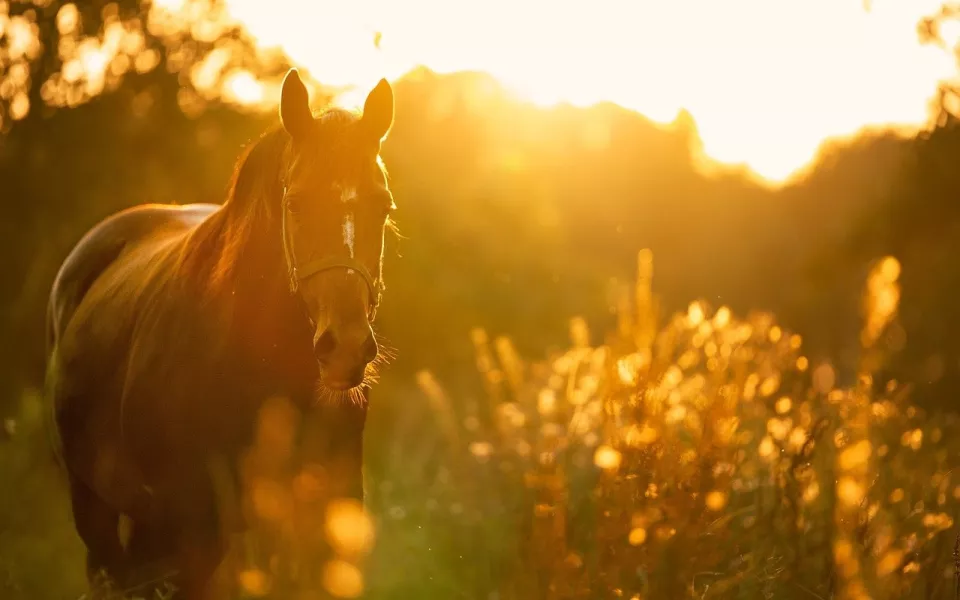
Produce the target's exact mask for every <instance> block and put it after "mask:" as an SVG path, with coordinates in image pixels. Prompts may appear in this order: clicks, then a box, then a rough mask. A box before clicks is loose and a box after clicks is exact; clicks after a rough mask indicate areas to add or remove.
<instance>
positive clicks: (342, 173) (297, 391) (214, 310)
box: [47, 70, 394, 599]
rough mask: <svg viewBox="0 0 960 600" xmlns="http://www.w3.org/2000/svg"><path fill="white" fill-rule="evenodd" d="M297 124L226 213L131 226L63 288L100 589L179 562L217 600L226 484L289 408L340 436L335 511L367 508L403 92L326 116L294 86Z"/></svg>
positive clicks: (64, 366) (110, 232) (259, 146)
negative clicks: (215, 464)
mask: <svg viewBox="0 0 960 600" xmlns="http://www.w3.org/2000/svg"><path fill="white" fill-rule="evenodd" d="M280 123H281V126H278V127H276V128H274V129H273V130H271V131H269V132H267V133H266V134H264V135H263V136H262V137H261V138H260V139H259V140H258V141H257V142H256V143H254V144H253V145H252V146H251V147H250V148H249V149H248V151H247V152H246V153H245V154H244V156H243V157H242V158H241V159H240V161H239V162H238V167H237V169H236V171H235V174H234V178H233V182H232V185H231V189H230V191H229V194H228V197H227V199H226V201H225V202H224V203H223V204H222V205H220V206H218V205H188V206H165V205H147V206H139V207H135V208H131V209H128V210H125V211H123V212H120V213H118V214H116V215H113V216H111V217H109V218H108V219H106V220H105V221H103V222H101V223H100V224H98V225H97V226H96V227H94V228H93V229H92V230H91V231H90V232H89V233H87V235H86V236H85V237H84V238H83V239H82V240H81V241H80V243H79V244H78V245H77V246H76V247H75V248H74V249H73V251H72V252H71V253H70V255H69V257H68V258H67V259H66V261H65V262H64V263H63V265H62V267H61V269H60V272H59V274H58V275H57V278H56V281H55V283H54V285H53V290H52V292H51V295H50V302H49V307H48V319H47V320H48V323H47V328H48V338H49V339H48V343H49V357H48V375H47V389H48V393H49V396H50V398H51V402H52V406H53V414H54V417H55V423H56V431H57V434H58V437H59V440H58V446H59V448H58V450H59V454H60V457H61V459H62V463H63V465H64V467H65V470H66V472H67V474H68V479H69V485H70V494H71V500H72V509H73V516H74V520H75V524H76V528H77V532H78V533H79V535H80V537H81V538H82V539H83V542H84V544H85V545H86V548H87V566H88V573H90V574H93V573H102V572H104V571H105V572H106V573H107V574H108V575H109V576H110V578H111V579H113V580H114V581H116V582H118V583H119V584H120V585H127V584H131V583H133V582H132V581H131V578H132V577H134V575H133V574H134V573H136V572H138V570H140V571H142V569H141V568H142V567H144V566H146V565H148V564H150V563H151V562H155V561H158V560H159V561H168V562H169V563H170V564H172V565H173V569H174V570H175V571H176V572H177V573H178V575H177V576H176V579H175V585H176V586H177V587H178V588H179V589H180V590H181V593H182V594H183V596H184V597H186V598H191V599H193V598H204V597H206V596H207V594H208V593H209V588H210V579H211V576H212V574H213V573H214V571H215V570H216V567H217V566H218V564H219V563H220V562H221V561H222V559H223V556H224V546H225V543H224V535H225V532H224V531H223V528H224V527H223V522H224V519H223V518H222V517H223V515H222V514H220V513H221V511H220V509H219V508H218V507H219V506H220V505H221V503H219V502H218V500H217V496H216V494H217V492H218V491H217V490H215V486H214V481H213V478H212V476H211V470H210V465H211V462H212V461H216V460H221V459H224V458H225V459H226V464H228V465H230V466H231V467H232V469H230V470H229V472H231V473H232V475H234V476H236V475H237V468H238V467H237V461H238V460H239V457H240V456H241V454H242V452H243V449H244V448H246V447H247V446H248V444H249V443H250V440H251V437H252V435H253V433H254V432H253V430H254V428H255V424H256V420H257V414H258V411H259V410H260V408H261V405H262V404H263V403H264V402H265V401H266V400H267V399H270V398H277V397H282V398H286V399H288V400H289V401H290V403H292V404H293V405H294V406H296V407H298V408H299V410H301V411H302V412H303V413H304V414H306V413H308V412H309V413H310V414H311V415H313V416H314V420H315V422H319V423H320V424H321V426H320V431H319V439H318V440H317V441H315V442H314V444H313V446H314V448H318V449H319V450H318V451H317V453H316V456H314V459H315V462H316V463H317V464H319V465H320V466H321V467H322V468H323V471H324V472H325V473H326V474H327V482H326V484H325V485H326V488H325V489H326V490H327V492H328V494H327V495H328V496H329V497H331V498H332V497H349V498H356V499H362V495H363V487H362V474H361V463H362V460H361V447H362V433H363V426H364V421H365V418H366V401H365V399H364V392H363V390H364V388H365V387H366V386H367V385H368V384H369V382H370V377H371V376H372V372H373V369H374V364H375V363H376V359H377V357H378V345H377V342H376V339H375V336H374V332H373V330H372V328H371V324H372V322H373V319H374V315H375V311H376V308H377V305H378V303H379V301H380V292H381V289H382V283H381V282H382V279H381V263H382V251H383V239H384V232H385V229H386V228H387V227H389V225H390V220H389V219H390V216H389V215H390V211H391V210H392V209H393V208H394V206H393V199H392V196H391V193H390V191H389V189H388V187H387V181H386V176H385V172H384V170H383V167H382V165H381V162H380V160H379V151H380V144H381V141H382V140H383V139H384V138H385V137H386V135H387V133H388V131H389V130H390V128H391V126H392V124H393V91H392V89H391V87H390V85H389V84H388V83H387V81H386V80H382V81H380V83H379V84H377V86H376V87H375V88H374V89H373V91H371V92H370V94H369V95H368V96H367V99H366V102H365V104H364V107H363V114H362V116H358V115H355V114H354V113H352V112H349V111H345V110H341V109H329V110H327V111H326V112H324V113H322V114H320V115H319V116H315V115H314V113H312V112H311V110H310V108H309V102H308V93H307V89H306V87H305V86H304V84H303V82H302V81H301V80H300V77H299V75H298V74H297V72H296V70H291V71H290V72H289V73H288V74H287V76H286V78H285V79H284V82H283V87H282V92H281V101H280ZM317 415H319V417H318V416H317ZM121 522H124V523H126V524H127V527H126V531H127V533H126V535H121V534H120V533H118V531H120V529H121ZM131 523H132V526H131V525H130V524H131Z"/></svg>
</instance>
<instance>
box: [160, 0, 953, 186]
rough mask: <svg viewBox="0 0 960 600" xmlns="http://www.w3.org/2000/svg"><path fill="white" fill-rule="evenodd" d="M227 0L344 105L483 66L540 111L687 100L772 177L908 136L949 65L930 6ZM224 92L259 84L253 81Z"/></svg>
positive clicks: (708, 131) (749, 0) (737, 0)
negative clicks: (872, 140)
mask: <svg viewBox="0 0 960 600" xmlns="http://www.w3.org/2000/svg"><path fill="white" fill-rule="evenodd" d="M226 1H227V10H228V12H229V14H230V16H231V17H232V18H234V19H236V20H238V21H239V22H240V23H242V24H243V26H244V27H245V28H246V29H247V31H248V32H249V33H250V34H251V35H252V36H253V37H254V38H255V39H256V40H257V43H258V44H259V45H260V46H261V47H263V48H270V49H276V48H280V49H282V50H283V51H284V52H285V53H286V54H287V55H288V56H289V57H290V58H291V59H292V61H293V62H294V63H295V64H297V65H298V66H300V67H302V68H303V69H305V71H306V72H307V73H308V74H309V75H310V76H311V77H313V78H314V79H316V80H317V81H319V82H321V83H323V84H326V85H332V86H355V88H354V91H353V92H351V93H348V94H347V95H346V96H345V97H344V98H343V99H342V102H341V103H345V104H351V103H354V104H355V103H357V102H360V101H362V98H363V94H365V93H366V91H368V90H369V89H370V87H371V86H372V85H373V84H374V83H375V82H376V80H377V79H379V78H380V77H384V76H385V77H388V78H389V79H391V80H396V79H397V78H399V77H401V76H402V75H403V74H405V73H407V72H408V71H410V70H411V69H413V68H415V67H416V66H418V65H423V66H426V67H428V68H430V69H432V70H434V71H437V72H441V73H446V72H455V71H461V70H481V71H486V72H488V73H490V74H491V75H493V76H495V77H496V78H497V79H498V80H500V81H501V82H502V83H503V84H504V85H505V86H506V87H507V88H508V89H510V90H511V91H513V92H514V93H516V94H517V95H519V96H521V97H522V98H525V99H527V100H529V101H532V102H535V103H537V104H541V105H544V106H550V105H554V104H557V103H563V102H568V103H572V104H575V105H581V106H587V105H591V104H594V103H597V102H602V101H611V102H615V103H617V104H620V105H622V106H624V107H627V108H630V109H633V110H636V111H638V112H640V113H641V114H643V115H645V116H647V117H648V118H650V119H652V120H654V121H656V122H658V123H662V124H665V125H667V124H669V123H671V122H673V121H674V119H675V118H676V116H677V114H678V112H679V111H680V110H682V109H685V110H687V111H688V112H689V113H691V114H692V116H693V118H694V120H695V121H696V124H697V128H698V130H699V133H700V136H701V137H702V139H703V144H704V148H703V150H704V152H705V154H706V155H707V157H708V158H709V159H710V160H711V161H714V162H716V163H719V164H727V165H745V166H747V167H748V168H749V169H750V170H751V171H753V172H754V173H755V174H757V175H759V176H760V177H761V178H763V179H766V180H768V181H770V182H772V183H776V182H783V181H786V180H788V179H789V178H790V177H791V176H792V175H795V174H797V173H798V172H801V171H802V169H803V168H804V167H805V166H807V165H808V164H810V163H811V162H812V161H813V160H814V158H815V157H816V155H817V151H818V148H819V147H820V146H821V145H822V144H823V142H824V141H825V140H828V139H836V138H843V137H848V136H852V135H855V134H857V133H859V132H861V131H863V130H865V129H878V128H890V129H894V130H896V131H899V132H903V133H905V134H912V133H915V132H916V131H917V130H918V129H919V128H921V127H923V126H925V125H926V124H927V123H928V122H929V120H930V100H931V98H932V97H933V96H934V95H935V93H936V90H937V86H938V83H939V82H941V81H943V80H945V79H949V78H952V77H953V76H954V75H955V74H956V73H957V64H956V62H955V60H954V57H953V55H952V54H951V53H950V52H948V51H946V50H945V49H944V48H941V47H938V46H936V45H923V44H921V43H920V41H919V37H918V34H917V25H918V23H919V21H920V20H921V18H922V17H924V16H927V15H930V14H933V13H935V12H936V11H937V9H938V8H939V6H940V2H939V1H938V0H873V1H872V2H870V3H869V6H865V4H864V0H803V1H802V2H797V1H796V0H792V1H790V2H787V1H784V0H724V1H720V0H686V1H684V0H590V1H586V0H583V1H580V0H570V1H563V2H558V1H556V0H549V1H547V0H483V1H480V2H478V1H474V0H469V1H468V0H405V1H404V2H397V1H396V0H350V1H349V2H344V1H342V0H341V1H337V2H325V1H312V2H304V1H303V0H271V2H263V1H262V0H226ZM157 2H158V3H159V5H160V6H165V7H167V8H169V9H176V8H177V7H178V6H180V5H182V2H183V0H157ZM291 16H293V18H291ZM958 31H960V28H958V27H956V26H954V25H953V24H951V26H950V27H947V28H945V29H944V31H943V35H944V38H945V39H946V40H947V41H948V42H951V43H952V42H953V41H954V40H956V38H957V35H956V33H957V32H958ZM375 39H378V41H379V43H378V44H375V43H374V40H375ZM233 88H234V89H235V91H236V95H238V96H239V97H241V98H243V97H247V96H249V97H250V98H251V99H255V98H256V97H258V95H259V93H260V92H259V90H258V87H257V83H256V80H255V79H253V78H250V77H248V76H247V75H246V74H239V75H237V76H236V77H235V80H234V81H233Z"/></svg>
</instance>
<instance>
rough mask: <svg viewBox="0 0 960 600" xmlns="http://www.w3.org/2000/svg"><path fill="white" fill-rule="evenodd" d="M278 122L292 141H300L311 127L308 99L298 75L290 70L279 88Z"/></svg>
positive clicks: (311, 118)
mask: <svg viewBox="0 0 960 600" xmlns="http://www.w3.org/2000/svg"><path fill="white" fill-rule="evenodd" d="M280 122H281V123H282V124H283V128H284V129H285V130H286V131H287V133H289V134H290V137H292V138H293V139H294V140H301V139H303V138H304V137H305V136H306V135H307V132H309V131H310V128H311V127H312V126H313V113H311V112H310V97H309V95H308V94H307V86H305V85H303V81H301V80H300V73H299V72H297V70H296V69H290V70H289V71H287V74H286V75H285V76H284V78H283V84H282V85H281V87H280Z"/></svg>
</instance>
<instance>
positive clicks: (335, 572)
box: [323, 560, 363, 598]
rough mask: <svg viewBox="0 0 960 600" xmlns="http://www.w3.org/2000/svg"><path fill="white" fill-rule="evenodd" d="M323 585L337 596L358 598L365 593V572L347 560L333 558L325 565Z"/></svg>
mask: <svg viewBox="0 0 960 600" xmlns="http://www.w3.org/2000/svg"><path fill="white" fill-rule="evenodd" d="M323 587H324V589H326V590H327V591H328V592H329V593H330V594H331V595H332V596H336V597H337V598H356V597H358V596H360V594H362V593H363V573H361V572H360V569H358V568H357V567H356V566H354V565H352V564H350V563H348V562H346V561H343V560H332V561H330V562H328V563H327V564H326V565H324V567H323Z"/></svg>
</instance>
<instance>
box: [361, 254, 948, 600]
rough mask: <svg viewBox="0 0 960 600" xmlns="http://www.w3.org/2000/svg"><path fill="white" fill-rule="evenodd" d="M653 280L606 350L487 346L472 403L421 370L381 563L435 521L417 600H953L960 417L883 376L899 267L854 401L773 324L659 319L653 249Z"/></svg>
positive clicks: (883, 280)
mask: <svg viewBox="0 0 960 600" xmlns="http://www.w3.org/2000/svg"><path fill="white" fill-rule="evenodd" d="M639 267H640V268H639V276H638V282H637V287H636V293H635V294H634V297H633V298H632V299H629V300H625V301H624V302H623V303H622V306H621V310H620V315H619V326H618V328H617V330H616V331H614V332H611V333H610V334H609V335H608V336H606V338H605V340H604V343H603V344H600V345H596V344H592V343H591V341H590V340H591V336H590V335H589V333H588V331H587V326H586V324H585V323H583V322H582V321H581V320H578V319H575V320H574V321H573V323H572V326H571V346H570V348H569V349H568V350H566V351H565V352H563V353H560V354H557V355H555V356H550V357H549V358H548V359H547V360H542V361H532V362H527V361H524V360H522V359H521V358H520V357H518V356H517V354H516V352H515V351H514V349H513V347H512V346H511V344H510V342H509V340H508V339H506V338H497V339H493V340H491V339H489V337H488V335H487V334H486V333H485V332H483V331H481V330H477V331H475V332H474V334H473V340H474V343H475V346H476V357H477V367H478V371H479V373H480V374H481V375H482V381H483V384H484V388H485V398H484V399H483V400H482V401H478V402H474V403H472V404H471V403H470V402H461V401H454V400H451V399H448V398H446V397H445V396H444V393H443V391H442V389H441V387H440V385H439V384H438V383H437V382H436V381H435V380H434V378H433V377H432V376H431V375H430V374H429V373H427V372H424V373H422V374H421V376H420V385H421V388H422V391H423V394H424V395H425V397H426V398H427V399H428V403H427V406H429V407H430V411H429V414H431V415H432V416H433V419H432V421H426V422H425V420H424V418H425V417H424V415H423V414H417V415H416V416H413V417H411V420H412V421H414V422H415V423H416V425H412V424H407V425H406V427H413V426H416V427H417V428H418V431H419V432H420V434H419V437H418V436H417V435H416V434H413V433H411V434H410V435H407V434H404V435H401V436H399V437H397V438H395V442H394V443H395V444H396V446H397V447H396V449H395V451H394V453H393V455H394V456H396V457H397V460H396V463H395V464H394V465H393V466H392V467H390V468H387V469H386V473H387V474H388V476H389V474H390V473H391V472H394V473H398V472H402V473H403V480H402V481H401V480H398V479H397V478H392V477H391V478H390V479H389V480H387V481H386V482H385V483H386V484H387V489H386V490H385V491H384V490H381V497H380V498H379V499H378V502H379V503H380V505H381V507H382V508H385V510H382V514H383V515H384V523H383V524H382V526H381V530H382V531H381V546H382V545H384V544H385V545H386V546H387V547H385V548H383V549H382V551H381V550H380V549H378V551H377V552H375V558H376V557H377V554H378V553H380V556H381V558H382V561H383V562H382V563H381V564H387V565H389V563H390V560H391V559H390V557H391V556H392V555H393V553H395V552H396V551H397V549H396V546H397V544H399V543H403V542H402V541H398V540H402V539H403V535H404V532H406V533H407V534H408V535H412V533H413V532H416V531H420V532H421V533H422V530H423V527H424V524H429V530H430V532H429V537H428V541H427V542H426V543H424V544H417V543H416V542H414V543H412V544H410V545H411V546H413V547H416V548H417V550H418V551H421V552H428V551H427V550H426V549H425V548H424V547H423V546H429V547H430V551H434V552H436V551H439V552H441V553H442V554H444V555H446V556H447V557H448V559H447V560H444V559H437V560H436V567H435V568H436V575H439V576H440V577H441V578H443V580H444V581H443V583H442V584H437V585H432V586H431V585H419V586H412V588H411V589H413V588H416V589H419V590H422V591H424V592H425V593H426V589H427V588H430V592H429V595H431V597H438V598H439V597H464V598H500V599H513V598H516V599H520V598H524V599H526V598H545V599H562V598H635V599H640V598H643V599H649V600H653V599H664V600H673V599H678V598H731V599H733V598H736V599H739V598H778V599H779V598H785V599H792V598H797V599H801V598H806V599H812V598H824V599H826V598H874V599H878V600H879V599H887V598H889V599H893V598H943V597H953V590H954V577H955V574H954V570H955V568H954V562H953V561H954V559H953V556H952V552H953V547H954V542H953V540H954V537H953V533H952V530H953V528H954V520H955V518H956V515H957V510H958V501H960V478H958V476H957V475H956V474H955V473H954V468H955V465H956V463H957V457H958V456H960V444H958V436H957V435H956V429H957V426H958V424H957V420H956V417H954V416H952V415H949V416H946V415H929V414H927V413H925V412H924V411H923V410H921V409H920V408H918V407H916V406H914V405H912V404H911V403H910V400H909V386H906V385H902V384H900V383H898V382H895V381H886V382H885V381H880V380H879V379H877V378H875V377H877V372H878V369H879V368H880V367H881V366H882V364H883V359H884V357H885V356H886V355H887V354H888V353H889V349H888V346H889V344H888V341H889V340H888V339H887V338H888V337H889V334H890V331H892V330H891V328H890V324H891V323H892V322H893V321H894V320H895V317H896V307H897V303H898V300H899V287H898V284H897V281H898V277H899V264H898V263H897V261H896V260H895V259H893V258H886V259H884V260H882V261H879V262H878V263H877V265H876V267H875V268H874V270H873V271H872V272H871V275H870V278H869V281H868V282H867V287H866V291H865V294H864V325H863V334H862V340H861V341H862V346H863V348H862V360H861V366H860V369H859V372H857V373H852V374H849V379H850V384H849V385H841V384H840V382H841V381H842V380H843V379H844V374H842V373H838V372H837V370H836V369H835V368H834V367H833V366H832V365H831V364H829V363H827V362H822V363H813V362H811V360H810V358H808V357H807V356H805V355H804V351H803V344H802V339H801V337H800V336H799V335H796V334H793V333H791V332H788V331H786V330H784V329H783V328H781V327H780V326H778V325H777V324H776V322H775V320H774V318H773V317H772V316H771V315H768V314H754V315H751V316H749V317H746V318H738V317H736V316H735V315H733V314H732V313H731V311H730V310H728V309H727V308H723V307H721V308H719V309H717V310H716V311H713V310H711V309H710V308H709V307H708V306H707V305H706V304H705V303H702V302H695V303H692V304H691V305H690V306H689V309H688V310H687V311H686V312H685V313H682V314H675V315H672V316H669V317H666V318H661V316H660V315H659V314H658V310H657V302H656V299H655V296H654V294H653V293H652V290H651V280H652V257H651V256H650V254H649V253H648V252H643V253H641V254H640V265H639ZM431 429H433V430H436V431H439V432H441V433H442V434H443V438H442V440H439V441H438V440H431V441H430V442H425V441H424V439H423V437H424V436H426V437H430V436H429V435H428V434H426V433H423V432H424V431H427V430H431ZM424 444H426V448H425V449H424ZM404 461H414V462H416V463H417V464H418V465H419V466H420V468H419V469H411V467H410V465H409V462H407V464H404ZM411 472H417V473H420V476H419V477H417V478H416V479H413V480H411V479H410V473H411ZM398 488H402V489H398ZM391 506H392V508H389V507H391ZM391 511H392V513H391ZM391 514H393V515H394V516H395V517H397V518H400V517H402V518H404V519H406V520H408V521H410V520H412V521H414V522H416V525H411V526H407V527H404V526H401V525H397V524H394V523H391V521H390V515H391ZM414 527H416V529H414ZM411 530H412V531H411ZM394 536H396V537H394ZM391 540H392V541H391ZM451 555H455V556H457V557H459V560H449V556H451ZM387 570H389V569H387ZM376 573H377V571H376V570H374V571H373V572H372V573H371V575H372V576H374V577H375V576H376ZM382 573H383V571H381V574H382ZM398 580H403V577H399V578H398ZM396 584H397V580H392V581H390V582H389V583H388V584H387V586H385V587H384V590H385V592H388V591H389V586H390V585H394V586H395V585H396ZM385 595H386V596H387V597H403V596H402V595H391V594H389V593H386V594H385Z"/></svg>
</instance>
